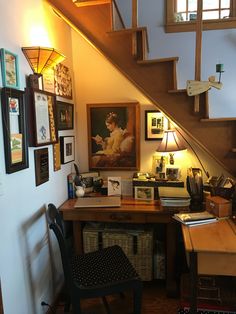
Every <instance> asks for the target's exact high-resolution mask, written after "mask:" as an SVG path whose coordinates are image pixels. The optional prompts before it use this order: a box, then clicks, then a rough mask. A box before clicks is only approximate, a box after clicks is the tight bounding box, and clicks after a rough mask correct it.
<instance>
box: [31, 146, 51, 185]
mask: <svg viewBox="0 0 236 314" xmlns="http://www.w3.org/2000/svg"><path fill="white" fill-rule="evenodd" d="M34 163H35V181H36V186H38V185H40V184H43V183H45V182H47V181H48V180H49V166H48V148H41V149H36V150H35V151H34Z"/></svg>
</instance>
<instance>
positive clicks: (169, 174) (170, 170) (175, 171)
mask: <svg viewBox="0 0 236 314" xmlns="http://www.w3.org/2000/svg"><path fill="white" fill-rule="evenodd" d="M179 175H180V169H179V168H177V167H166V179H167V180H169V181H178V180H179Z"/></svg>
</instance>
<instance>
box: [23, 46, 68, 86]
mask: <svg viewBox="0 0 236 314" xmlns="http://www.w3.org/2000/svg"><path fill="white" fill-rule="evenodd" d="M21 49H22V51H23V53H24V55H25V57H26V59H27V61H28V62H29V65H30V67H31V69H32V70H33V72H34V74H33V75H32V74H31V75H30V76H29V77H30V82H31V85H32V87H36V88H37V87H38V86H37V85H38V79H39V77H40V76H42V74H43V72H45V71H46V70H47V69H51V68H53V67H54V66H55V65H56V64H58V63H60V62H62V61H63V60H64V59H65V56H64V55H63V54H61V53H60V52H58V51H57V50H56V49H54V48H46V47H39V46H35V47H22V48H21Z"/></svg>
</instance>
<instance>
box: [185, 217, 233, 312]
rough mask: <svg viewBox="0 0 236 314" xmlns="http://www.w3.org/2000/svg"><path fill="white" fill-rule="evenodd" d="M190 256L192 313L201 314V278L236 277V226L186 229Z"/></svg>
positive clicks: (224, 223) (219, 224) (226, 223)
mask: <svg viewBox="0 0 236 314" xmlns="http://www.w3.org/2000/svg"><path fill="white" fill-rule="evenodd" d="M182 232H183V237H184V244H185V249H186V252H188V253H189V266H190V281H191V300H190V313H191V314H193V313H194V314H195V313H197V275H198V274H201V275H225V276H236V226H235V224H234V222H233V221H232V220H230V219H224V220H220V221H218V222H215V223H210V224H206V225H201V226H195V227H187V226H184V225H182Z"/></svg>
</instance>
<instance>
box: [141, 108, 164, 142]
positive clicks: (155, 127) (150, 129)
mask: <svg viewBox="0 0 236 314" xmlns="http://www.w3.org/2000/svg"><path fill="white" fill-rule="evenodd" d="M168 128H169V120H168V119H167V118H166V117H165V116H164V115H163V113H162V112H161V111H159V110H145V140H146V141H161V140H162V138H163V135H164V131H165V130H168Z"/></svg>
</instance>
